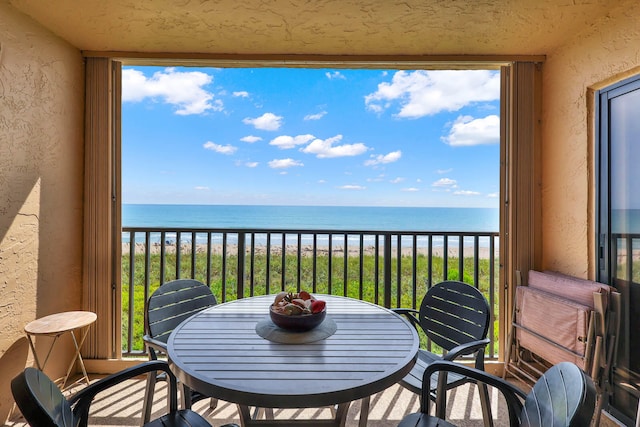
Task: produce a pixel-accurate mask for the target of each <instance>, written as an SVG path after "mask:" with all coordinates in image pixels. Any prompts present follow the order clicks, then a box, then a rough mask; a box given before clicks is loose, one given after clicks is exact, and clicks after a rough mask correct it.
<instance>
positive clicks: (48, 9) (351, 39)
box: [0, 0, 636, 55]
mask: <svg viewBox="0 0 640 427" xmlns="http://www.w3.org/2000/svg"><path fill="white" fill-rule="evenodd" d="M0 1H8V2H9V3H10V4H11V5H13V6H14V7H15V8H16V9H18V10H20V11H22V12H23V13H25V14H26V15H29V16H30V17H32V18H33V19H34V20H36V21H38V22H39V23H41V24H42V25H43V26H45V27H46V28H48V29H50V30H51V31H52V32H53V33H55V34H57V35H58V36H60V37H61V38H63V39H65V40H67V41H68V42H69V43H71V44H72V45H74V46H76V47H78V48H79V49H81V50H86V51H126V52H155V53H157V52H171V53H205V54H275V55H290V54H308V55H545V54H548V53H549V52H551V51H553V50H554V49H555V48H556V47H558V46H560V45H562V44H563V43H564V42H565V41H566V40H567V39H568V38H571V37H573V36H575V35H576V34H579V32H580V31H581V30H584V29H585V28H588V27H589V26H591V25H593V22H594V21H596V20H598V19H601V18H602V17H603V16H605V15H606V14H607V12H608V11H609V10H610V9H611V8H612V6H615V7H622V6H623V3H629V2H630V1H636V0H620V1H612V0H464V1H463V0H402V1H400V0H217V1H204V0H201V1H190V0H181V1H180V0H56V1H55V2H50V1H43V0H0Z"/></svg>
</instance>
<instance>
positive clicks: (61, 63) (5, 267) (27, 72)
mask: <svg viewBox="0 0 640 427" xmlns="http://www.w3.org/2000/svg"><path fill="white" fill-rule="evenodd" d="M83 79H84V68H83V61H82V57H81V55H80V52H79V51H78V50H77V49H75V48H73V47H72V46H70V45H69V44H67V43H65V42H64V41H62V40H60V39H59V38H57V37H54V36H53V35H52V34H51V33H49V32H47V31H45V30H44V29H43V28H42V27H40V26H39V25H37V24H36V23H34V22H33V21H31V20H30V19H28V18H26V17H24V16H23V15H21V14H19V13H17V12H16V11H15V10H14V9H13V8H11V7H10V6H8V5H7V4H6V3H5V2H0V420H1V421H4V420H5V419H6V416H7V414H8V412H9V409H10V406H11V405H12V402H13V399H12V398H11V392H10V388H9V387H10V386H9V382H10V380H11V378H13V377H14V376H15V374H16V373H17V372H18V371H20V370H22V369H23V368H24V366H25V365H30V364H32V363H33V357H32V355H31V354H30V352H29V351H28V344H27V341H26V339H25V338H24V332H23V328H24V325H25V324H26V323H28V322H29V321H31V320H33V319H36V318H38V317H42V316H45V315H47V314H51V313H54V312H60V311H67V310H77V309H80V308H81V301H82V294H81V277H82V276H81V267H82V258H81V257H82V188H83V184H82V180H83V127H82V126H83V104H84V98H83V97H84V85H83ZM47 344H48V343H47V342H45V339H42V340H40V341H39V342H37V346H38V348H40V349H41V350H43V351H44V350H45V348H46V347H47ZM71 348H72V343H71V340H70V339H69V338H65V339H64V340H60V341H59V342H58V343H57V344H56V347H55V349H54V353H53V354H52V355H51V358H50V360H49V362H48V364H47V369H46V371H47V373H49V374H50V375H51V376H53V377H55V378H57V377H60V376H62V375H63V374H64V372H65V371H66V368H67V364H68V361H70V358H71Z"/></svg>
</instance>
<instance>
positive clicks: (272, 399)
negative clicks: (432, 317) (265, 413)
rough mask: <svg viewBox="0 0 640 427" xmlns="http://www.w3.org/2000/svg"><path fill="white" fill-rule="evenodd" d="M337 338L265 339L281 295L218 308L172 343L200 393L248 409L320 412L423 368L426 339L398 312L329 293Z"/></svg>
mask: <svg viewBox="0 0 640 427" xmlns="http://www.w3.org/2000/svg"><path fill="white" fill-rule="evenodd" d="M315 296H316V298H317V299H323V300H325V301H326V302H327V318H329V317H330V318H331V319H333V320H334V321H335V323H336V325H337V331H336V332H335V333H334V334H333V335H332V336H330V337H328V338H326V339H324V340H320V341H316V342H312V343H307V344H281V343H275V342H271V341H268V340H266V339H263V338H262V337H260V336H259V335H258V334H257V333H256V331H255V326H256V323H257V322H259V321H261V320H263V319H265V318H268V316H269V305H270V304H271V303H272V302H273V299H274V296H273V295H266V296H260V297H252V298H244V299H240V300H237V301H232V302H228V303H224V304H219V305H217V306H214V307H211V308H209V309H206V310H204V311H202V312H201V313H198V314H196V315H194V316H192V317H191V318H189V319H188V320H186V321H185V322H183V323H182V324H181V325H180V326H179V327H178V328H176V329H175V330H174V331H173V332H172V334H171V336H170V337H169V341H168V354H169V361H170V364H171V366H172V369H173V371H174V372H175V373H176V376H177V377H178V378H179V379H180V380H181V381H184V382H185V384H187V385H189V386H190V387H192V388H193V389H196V390H198V391H200V392H202V393H205V394H208V395H211V396H213V397H218V398H220V399H222V400H225V401H228V402H234V403H239V404H241V405H249V406H258V407H268V408H312V407H322V406H328V405H333V404H338V403H344V402H350V401H354V400H358V399H360V398H363V397H367V396H370V395H372V394H374V393H377V392H379V391H382V390H384V389H386V388H387V387H389V386H391V385H393V384H395V383H396V382H398V381H399V380H400V379H402V378H403V377H404V376H405V375H406V374H407V373H408V372H409V371H410V370H411V367H412V366H413V364H414V363H415V358H416V355H417V352H418V346H419V339H418V335H417V333H416V331H415V329H414V328H413V327H411V326H410V325H409V324H408V323H407V322H406V321H405V320H404V319H402V318H401V317H400V316H398V315H396V314H395V313H393V312H391V311H390V310H387V309H385V308H383V307H379V306H377V305H374V304H370V303H367V302H362V301H359V300H355V299H351V298H344V297H336V296H329V295H315Z"/></svg>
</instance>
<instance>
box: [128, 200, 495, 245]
mask: <svg viewBox="0 0 640 427" xmlns="http://www.w3.org/2000/svg"><path fill="white" fill-rule="evenodd" d="M122 225H123V227H148V228H155V227H163V228H177V229H179V228H213V229H225V228H231V229H267V230H282V229H294V230H333V231H371V232H376V231H383V230H385V231H404V232H416V231H418V232H425V231H426V232H497V231H498V227H499V212H498V209H485V208H396V207H346V206H340V207H331V206H230V205H138V204H124V205H123V206H122ZM128 236H129V235H128V234H126V233H124V234H123V237H122V239H123V242H125V243H126V242H128V241H129V237H128ZM190 236H191V235H190V234H187V235H186V236H185V235H184V234H181V236H180V241H181V242H182V243H190ZM207 238H208V236H207V235H206V234H202V235H200V234H198V235H197V236H196V243H206V241H207ZM211 238H212V242H213V243H214V244H221V243H222V235H221V234H215V233H214V234H213V235H212V236H211ZM296 238H297V236H296V235H287V236H286V237H285V239H287V240H286V241H285V242H284V243H285V244H295V243H296V241H295V239H296ZM330 238H331V239H332V242H333V243H334V244H336V245H338V246H340V245H342V243H343V240H342V239H343V238H342V237H341V236H340V235H338V234H336V235H332V236H331V237H330V236H329V235H319V236H317V239H318V240H317V242H318V245H320V246H323V245H327V244H328V241H329V239H330ZM141 239H143V236H142V235H141V236H139V237H138V236H137V237H136V241H141ZM150 239H151V241H152V242H159V241H160V239H161V237H160V234H159V233H152V234H151V236H150ZM165 239H166V243H168V244H173V243H175V242H176V239H177V235H176V233H171V232H167V233H166V235H165ZM227 239H228V240H227V243H229V244H234V243H237V242H236V240H237V237H236V235H233V234H230V235H228V236H227ZM255 239H256V244H257V245H264V244H265V243H266V234H257V235H255ZM288 239H292V240H288ZM312 239H313V237H312V236H311V235H303V236H302V244H304V245H308V244H311V243H312V241H313V240H312ZM348 239H349V240H351V242H350V244H357V242H358V239H359V237H358V236H357V235H351V236H348ZM403 239H404V238H403ZM364 240H365V241H364V244H365V245H373V244H374V240H375V238H374V237H373V235H371V236H365V237H364ZM465 240H466V241H465V245H472V244H473V238H467V239H465ZM427 242H428V240H427V239H426V237H425V238H422V240H419V241H418V242H417V245H418V246H426V245H427V244H428V243H427ZM272 243H273V244H278V240H277V239H276V240H275V241H273V242H272ZM402 244H403V246H404V244H405V243H404V242H403V243H402ZM432 244H433V245H434V246H442V245H443V244H444V237H442V236H440V237H437V236H436V237H434V238H433V241H432ZM452 244H454V245H455V244H457V243H455V242H452ZM393 245H394V246H395V245H396V242H395V239H394V242H393ZM479 245H480V246H482V247H488V246H489V239H488V238H481V239H480V241H479Z"/></svg>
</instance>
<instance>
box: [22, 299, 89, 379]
mask: <svg viewBox="0 0 640 427" xmlns="http://www.w3.org/2000/svg"><path fill="white" fill-rule="evenodd" d="M97 318H98V316H97V315H96V314H95V313H93V312H91V311H65V312H63V313H56V314H51V315H49V316H45V317H42V318H40V319H36V320H34V321H32V322H29V323H28V324H27V325H26V326H25V327H24V331H25V333H26V334H27V338H28V339H29V345H30V346H31V351H32V352H33V357H34V358H35V361H36V365H37V367H38V369H40V370H41V371H42V370H44V367H45V366H46V364H47V361H48V360H49V356H50V355H51V351H52V350H53V346H54V345H55V343H56V341H57V340H58V338H60V337H61V336H62V335H64V334H65V333H67V332H68V333H69V334H71V338H72V339H73V345H74V347H75V354H74V356H73V359H71V363H70V364H69V369H67V373H66V374H65V376H64V378H63V379H62V385H61V386H60V388H61V389H64V387H65V385H66V384H67V380H68V379H69V374H70V373H71V369H72V368H73V365H74V363H75V362H76V360H78V362H79V363H80V367H81V368H82V374H83V375H84V380H85V381H86V382H87V384H89V376H88V375H87V370H86V369H85V367H84V362H83V361H82V356H81V355H80V348H81V347H82V344H83V343H84V340H85V338H86V337H87V333H88V332H89V326H90V325H91V324H92V323H93V322H95V321H96V319H97ZM76 333H77V334H78V336H76ZM36 336H48V337H52V338H53V340H52V341H51V345H50V346H49V350H48V351H47V355H46V356H45V358H44V361H43V362H42V363H40V358H38V354H37V353H36V348H35V345H34V343H33V338H35V337H36Z"/></svg>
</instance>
